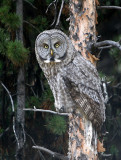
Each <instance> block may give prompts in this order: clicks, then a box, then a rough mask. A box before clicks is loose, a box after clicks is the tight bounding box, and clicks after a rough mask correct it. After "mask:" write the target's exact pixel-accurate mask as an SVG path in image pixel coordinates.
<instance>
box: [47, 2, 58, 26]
mask: <svg viewBox="0 0 121 160" xmlns="http://www.w3.org/2000/svg"><path fill="white" fill-rule="evenodd" d="M57 3H58V0H54V1H53V2H52V3H50V4H49V6H48V7H47V10H46V13H47V12H48V10H49V8H50V7H51V6H54V10H55V13H54V15H55V16H54V20H53V22H52V24H51V25H50V26H53V25H54V23H55V21H56V17H57Z"/></svg>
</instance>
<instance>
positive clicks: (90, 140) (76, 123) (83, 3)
mask: <svg viewBox="0 0 121 160" xmlns="http://www.w3.org/2000/svg"><path fill="white" fill-rule="evenodd" d="M95 26H96V4H95V0H70V28H69V30H70V38H71V40H72V43H73V45H74V46H75V48H76V50H77V51H79V52H81V54H82V56H83V57H85V58H86V59H88V58H89V49H90V44H91V43H93V42H95V41H96V27H95ZM80 78H81V77H80ZM68 154H69V155H68V157H69V160H79V159H80V160H81V159H82V160H97V133H96V131H95V129H94V128H93V126H92V123H91V122H90V121H88V120H87V118H86V117H85V115H84V114H83V113H75V114H72V115H71V116H70V117H69V153H68Z"/></svg>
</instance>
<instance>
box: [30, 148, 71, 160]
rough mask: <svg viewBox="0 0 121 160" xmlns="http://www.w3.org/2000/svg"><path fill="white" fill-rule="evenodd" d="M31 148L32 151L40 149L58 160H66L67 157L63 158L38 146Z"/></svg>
mask: <svg viewBox="0 0 121 160" xmlns="http://www.w3.org/2000/svg"><path fill="white" fill-rule="evenodd" d="M32 148H34V149H40V150H41V151H44V152H46V153H48V154H50V155H52V156H53V157H55V158H58V159H61V160H68V157H67V156H64V155H62V154H59V153H56V152H53V151H51V150H49V149H47V148H44V147H40V146H33V147H32Z"/></svg>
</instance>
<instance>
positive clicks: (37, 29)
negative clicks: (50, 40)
mask: <svg viewBox="0 0 121 160" xmlns="http://www.w3.org/2000/svg"><path fill="white" fill-rule="evenodd" d="M23 22H24V23H27V24H29V25H30V26H31V27H32V28H34V29H35V30H36V31H37V32H38V33H40V31H39V30H38V29H37V28H36V27H35V26H34V25H33V24H31V23H30V22H28V21H25V20H24V21H23Z"/></svg>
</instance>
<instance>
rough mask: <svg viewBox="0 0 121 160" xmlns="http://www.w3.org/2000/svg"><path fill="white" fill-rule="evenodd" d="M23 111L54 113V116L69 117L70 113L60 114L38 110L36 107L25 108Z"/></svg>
mask: <svg viewBox="0 0 121 160" xmlns="http://www.w3.org/2000/svg"><path fill="white" fill-rule="evenodd" d="M23 110H24V111H33V112H46V113H52V114H56V115H61V116H69V113H59V112H55V111H51V110H44V109H36V107H35V106H34V109H33V108H25V109H23Z"/></svg>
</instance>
